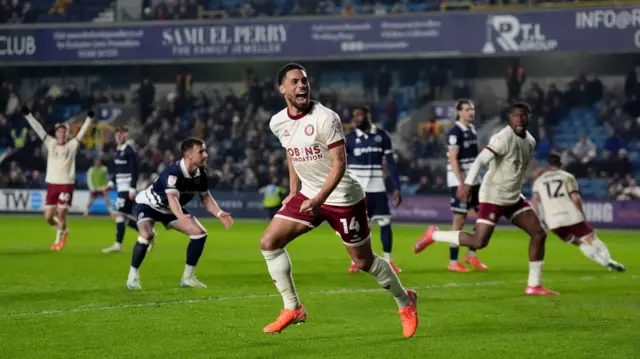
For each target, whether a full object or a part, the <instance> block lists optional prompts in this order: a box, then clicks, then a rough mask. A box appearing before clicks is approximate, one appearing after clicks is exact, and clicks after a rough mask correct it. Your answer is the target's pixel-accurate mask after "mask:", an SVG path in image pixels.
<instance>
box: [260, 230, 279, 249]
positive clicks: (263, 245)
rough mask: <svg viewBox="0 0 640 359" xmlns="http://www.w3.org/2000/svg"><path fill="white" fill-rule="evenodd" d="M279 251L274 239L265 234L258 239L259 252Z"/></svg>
mask: <svg viewBox="0 0 640 359" xmlns="http://www.w3.org/2000/svg"><path fill="white" fill-rule="evenodd" d="M278 249H280V245H279V243H278V241H277V240H276V238H275V237H273V236H271V235H269V234H267V233H265V234H263V235H262V238H260V250H261V251H275V250H278Z"/></svg>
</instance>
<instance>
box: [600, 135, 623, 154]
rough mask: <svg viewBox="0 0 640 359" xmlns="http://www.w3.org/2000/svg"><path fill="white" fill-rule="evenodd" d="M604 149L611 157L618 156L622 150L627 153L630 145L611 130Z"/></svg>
mask: <svg viewBox="0 0 640 359" xmlns="http://www.w3.org/2000/svg"><path fill="white" fill-rule="evenodd" d="M603 149H604V151H605V152H606V153H608V154H609V156H618V154H619V152H620V151H621V150H625V151H626V150H627V149H628V145H627V141H625V140H624V139H623V138H622V136H620V135H618V133H617V132H616V131H615V130H610V131H609V137H608V138H607V139H606V141H605V143H604V148H603Z"/></svg>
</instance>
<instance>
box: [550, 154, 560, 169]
mask: <svg viewBox="0 0 640 359" xmlns="http://www.w3.org/2000/svg"><path fill="white" fill-rule="evenodd" d="M547 165H549V166H553V167H562V160H561V159H560V155H559V154H557V153H550V154H549V155H548V156H547Z"/></svg>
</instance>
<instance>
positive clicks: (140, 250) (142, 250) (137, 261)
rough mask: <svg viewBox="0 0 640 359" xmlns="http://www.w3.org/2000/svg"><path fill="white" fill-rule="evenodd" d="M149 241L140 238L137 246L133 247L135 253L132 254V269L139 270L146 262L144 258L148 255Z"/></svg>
mask: <svg viewBox="0 0 640 359" xmlns="http://www.w3.org/2000/svg"><path fill="white" fill-rule="evenodd" d="M149 242H150V241H149V240H148V239H144V238H142V237H138V241H136V244H135V246H133V253H132V254H131V268H135V269H138V268H140V266H141V265H142V261H144V257H145V256H146V255H147V248H149Z"/></svg>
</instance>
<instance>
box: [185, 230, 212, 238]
mask: <svg viewBox="0 0 640 359" xmlns="http://www.w3.org/2000/svg"><path fill="white" fill-rule="evenodd" d="M207 235H208V233H207V230H206V229H204V228H199V229H197V230H194V231H193V232H192V233H189V238H191V239H202V238H206V237H207Z"/></svg>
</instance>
